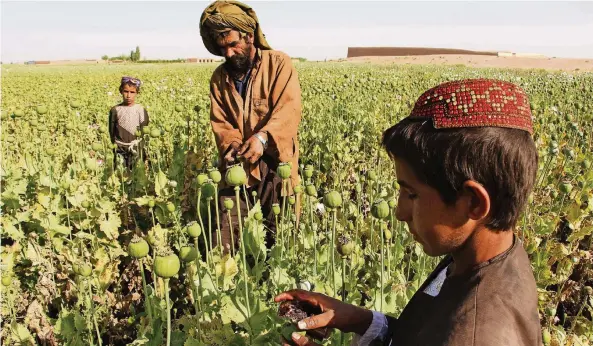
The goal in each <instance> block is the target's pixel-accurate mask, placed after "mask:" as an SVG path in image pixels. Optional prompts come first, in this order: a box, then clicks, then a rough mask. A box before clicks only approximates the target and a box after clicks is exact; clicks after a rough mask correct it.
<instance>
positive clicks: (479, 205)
mask: <svg viewBox="0 0 593 346" xmlns="http://www.w3.org/2000/svg"><path fill="white" fill-rule="evenodd" d="M463 194H466V195H467V197H469V198H468V203H469V205H468V217H469V218H470V219H472V220H476V221H478V220H481V219H484V218H486V217H487V216H488V214H489V213H490V194H489V193H488V191H487V190H486V188H484V186H483V185H482V184H480V183H478V182H476V181H473V180H468V181H466V182H465V183H463Z"/></svg>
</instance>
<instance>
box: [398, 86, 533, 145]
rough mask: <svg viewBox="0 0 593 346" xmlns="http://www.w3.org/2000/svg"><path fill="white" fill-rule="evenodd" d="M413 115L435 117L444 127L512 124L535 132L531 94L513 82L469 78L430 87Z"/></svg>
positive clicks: (437, 125)
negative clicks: (530, 101) (528, 95)
mask: <svg viewBox="0 0 593 346" xmlns="http://www.w3.org/2000/svg"><path fill="white" fill-rule="evenodd" d="M409 118H417V119H426V120H428V119H432V122H433V126H434V127H435V128H437V129H441V128H461V127H489V126H492V127H508V128H515V129H520V130H524V131H527V132H529V133H531V134H532V133H533V123H532V119H531V108H530V107H529V98H528V97H527V94H526V93H525V91H523V89H521V88H519V87H518V86H516V85H515V84H513V83H509V82H504V81H500V80H494V79H465V80H460V81H453V82H447V83H443V84H441V85H438V86H436V87H434V88H432V89H430V90H428V91H426V92H425V93H424V94H422V96H420V98H418V101H416V104H415V105H414V109H412V113H411V114H410V116H409Z"/></svg>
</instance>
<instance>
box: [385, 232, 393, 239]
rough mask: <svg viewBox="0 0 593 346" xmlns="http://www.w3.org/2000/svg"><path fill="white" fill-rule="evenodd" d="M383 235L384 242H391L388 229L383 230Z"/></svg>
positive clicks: (390, 234)
mask: <svg viewBox="0 0 593 346" xmlns="http://www.w3.org/2000/svg"><path fill="white" fill-rule="evenodd" d="M383 235H384V236H385V240H391V237H392V236H393V234H392V233H391V231H390V230H389V229H386V230H384V231H383Z"/></svg>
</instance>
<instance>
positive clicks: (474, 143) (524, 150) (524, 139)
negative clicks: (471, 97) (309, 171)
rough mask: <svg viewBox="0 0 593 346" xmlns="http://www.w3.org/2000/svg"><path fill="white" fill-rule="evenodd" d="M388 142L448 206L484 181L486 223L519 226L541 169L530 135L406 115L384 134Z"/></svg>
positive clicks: (391, 152) (499, 226)
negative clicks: (468, 184)
mask: <svg viewBox="0 0 593 346" xmlns="http://www.w3.org/2000/svg"><path fill="white" fill-rule="evenodd" d="M383 146H384V147H385V149H386V150H387V151H388V153H389V155H390V156H392V157H395V158H398V159H401V160H404V161H405V162H406V163H407V164H409V165H410V166H411V168H412V170H413V171H414V173H415V174H416V175H417V176H418V178H419V179H420V180H421V181H423V182H424V183H426V184H427V185H429V186H431V187H433V188H434V189H436V190H437V191H438V192H439V194H440V196H441V198H442V199H443V201H444V202H445V203H446V204H448V205H451V204H453V203H454V202H455V201H456V200H457V197H458V196H459V194H460V192H461V189H462V187H463V183H464V182H465V181H467V180H474V181H476V182H478V183H480V184H482V185H483V186H484V188H485V189H486V190H487V191H488V194H489V195H490V202H491V208H490V216H489V220H488V223H487V224H486V227H488V228H489V229H491V230H496V231H502V230H509V229H511V228H513V227H514V226H515V225H516V223H517V221H518V219H519V216H520V214H521V212H522V211H523V209H524V207H525V204H526V202H527V200H528V198H529V194H530V192H531V189H532V188H533V185H534V182H535V177H536V173H537V167H538V165H537V162H538V157H537V150H536V148H535V143H534V141H533V139H532V138H531V135H530V133H529V132H527V131H523V130H520V129H513V128H502V127H464V128H452V129H435V128H434V126H433V123H432V121H430V120H428V121H419V120H416V119H410V118H406V119H403V120H402V121H401V122H399V123H398V124H396V125H395V126H393V127H391V128H389V129H388V130H386V131H385V132H384V134H383Z"/></svg>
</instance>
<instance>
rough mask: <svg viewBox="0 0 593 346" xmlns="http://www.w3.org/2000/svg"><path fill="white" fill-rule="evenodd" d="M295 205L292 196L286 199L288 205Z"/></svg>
mask: <svg viewBox="0 0 593 346" xmlns="http://www.w3.org/2000/svg"><path fill="white" fill-rule="evenodd" d="M295 203H296V198H295V197H294V196H289V197H288V204H290V205H294V204H295Z"/></svg>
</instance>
